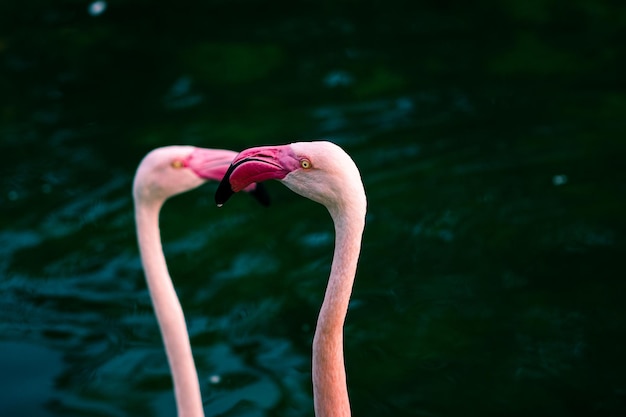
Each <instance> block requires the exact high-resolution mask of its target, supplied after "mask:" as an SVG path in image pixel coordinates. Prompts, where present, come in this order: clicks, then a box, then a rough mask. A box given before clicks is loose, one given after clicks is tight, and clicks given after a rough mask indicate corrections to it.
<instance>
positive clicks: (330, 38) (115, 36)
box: [0, 0, 626, 417]
mask: <svg viewBox="0 0 626 417" xmlns="http://www.w3.org/2000/svg"><path fill="white" fill-rule="evenodd" d="M625 39H626V5H625V4H624V2H622V1H610V0H568V1H565V0H543V1H540V0H524V1H522V0H498V1H495V0H480V1H475V2H465V1H454V0H451V1H428V2H425V1H410V2H409V1H407V2H401V1H394V0H388V1H350V0H344V1H340V0H337V1H319V0H318V1H299V2H282V1H273V2H269V1H255V0H242V1H237V0H232V1H216V0H206V1H201V0H177V1H175V2H174V1H172V2H164V1H147V0H101V1H95V2H94V1H91V2H90V1H88V0H56V1H43V0H24V1H20V2H10V1H3V2H2V3H0V152H1V154H2V156H3V164H2V167H1V168H0V171H1V176H0V208H1V217H0V222H1V224H0V415H1V416H36V417H37V416H48V417H54V416H69V417H74V416H76V417H78V416H103V417H104V416H106V417H109V416H110V417H113V416H115V417H118V416H119V417H122V416H137V415H142V416H158V417H160V416H174V415H175V413H176V412H175V404H174V398H173V393H172V386H171V379H170V374H169V369H168V366H167V362H166V358H165V354H164V351H163V345H162V342H161V338H160V334H159V331H158V327H157V324H156V320H155V318H154V314H153V311H152V306H151V304H150V300H149V296H148V293H147V290H146V285H145V281H144V276H143V272H142V270H141V265H140V262H139V257H138V250H137V244H136V237H135V231H134V220H133V203H132V199H131V183H132V178H133V175H134V171H135V169H136V167H137V165H138V163H139V161H140V160H141V158H142V157H143V156H144V155H145V154H146V153H147V152H148V151H150V150H151V149H153V148H155V147H159V146H164V145H171V144H191V145H198V146H203V147H214V148H228V149H233V150H237V151H239V150H242V149H244V148H247V147H250V146H257V145H264V144H282V143H288V142H292V141H298V140H314V139H319V138H326V139H328V140H332V141H334V142H336V143H338V144H339V145H341V146H342V147H343V148H344V149H345V150H346V151H347V152H348V153H350V154H351V155H352V157H353V158H354V160H355V161H356V162H357V164H358V166H359V167H360V170H361V172H362V176H363V180H364V183H365V187H366V190H367V193H368V200H369V207H368V208H369V211H368V217H367V226H366V231H365V235H364V241H363V251H362V258H361V262H360V266H359V272H358V274H357V279H356V282H355V287H354V292H353V298H352V303H351V305H350V311H349V314H348V318H347V322H346V328H345V355H346V366H347V372H348V381H349V390H350V396H351V402H352V409H353V414H354V415H355V416H385V415H388V416H392V415H393V416H433V417H434V416H458V415H464V416H474V415H475V416H502V415H506V416H528V415H533V416H547V415H550V416H553V417H555V416H607V417H608V416H622V415H626V375H625V372H626V359H625V357H624V342H625V341H626V305H625V302H624V294H626V280H625V279H624V278H625V277H626V274H624V259H625V257H626V241H625V236H626V235H625V231H626V230H625V229H626V224H625V222H624V213H625V209H626V204H625V203H626V198H625V196H626V195H625V192H626V185H625V184H626V183H625V180H626V175H625V172H626V170H625V169H624V156H625V151H626V144H625V140H626V136H625V134H626V91H625V87H626V85H625V82H624V74H626V65H625V64H626V60H625V57H624V55H625V50H624V40H625ZM267 186H268V189H269V192H270V193H271V195H272V206H271V207H269V208H264V207H261V206H260V205H258V204H256V202H254V201H253V200H252V199H251V198H249V197H248V196H245V195H236V196H234V197H233V199H232V201H230V202H229V204H228V205H227V206H225V207H224V208H223V209H220V210H218V209H217V208H216V207H215V206H214V204H213V194H214V191H215V188H216V185H215V184H207V185H205V186H203V187H202V188H200V189H199V190H195V191H193V192H191V193H188V194H185V195H181V196H179V197H176V198H175V199H172V200H171V201H170V202H168V203H167V204H166V206H165V207H164V210H163V212H162V215H161V231H162V235H163V242H164V250H165V253H166V257H167V259H168V264H169V267H170V272H171V274H172V277H173V279H174V282H175V286H176V288H177V291H178V294H179V297H180V298H181V302H182V305H183V308H184V310H185V314H186V318H187V321H188V325H189V330H190V333H191V342H192V345H193V350H194V355H195V359H196V364H197V367H198V373H199V378H200V382H201V387H202V392H203V398H204V402H205V412H206V414H207V416H313V403H312V393H311V391H312V388H311V382H310V372H311V371H310V349H311V340H312V336H313V330H314V326H315V321H316V318H317V313H318V309H319V306H320V303H321V300H322V296H323V291H324V288H325V285H326V279H327V276H328V273H329V265H330V261H331V256H332V249H333V233H334V232H333V227H332V222H331V220H330V217H329V216H328V214H327V212H326V211H325V209H324V208H323V207H322V206H319V205H317V204H315V203H313V202H311V201H308V200H305V199H303V198H301V197H299V196H297V195H295V194H293V193H291V192H290V191H289V190H287V189H286V188H285V187H283V186H282V185H281V184H279V183H277V182H272V183H268V184H267Z"/></svg>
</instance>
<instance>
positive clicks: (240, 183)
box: [215, 145, 299, 206]
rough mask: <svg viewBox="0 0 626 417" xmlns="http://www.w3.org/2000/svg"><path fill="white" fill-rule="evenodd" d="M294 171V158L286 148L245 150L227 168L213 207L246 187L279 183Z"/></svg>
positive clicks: (262, 147)
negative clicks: (276, 181) (270, 182)
mask: <svg viewBox="0 0 626 417" xmlns="http://www.w3.org/2000/svg"><path fill="white" fill-rule="evenodd" d="M297 167H299V163H298V158H297V157H296V155H295V153H294V152H293V151H292V150H291V147H290V146H289V145H280V146H260V147H257V148H250V149H246V150H244V151H242V152H241V153H240V154H239V155H237V156H236V157H235V159H234V160H233V161H232V162H231V164H230V167H228V170H227V171H226V173H225V174H224V178H222V181H221V182H220V185H219V186H218V187H217V191H216V192H215V203H216V204H217V205H218V206H222V205H223V204H224V203H225V202H226V201H228V199H229V198H230V197H231V196H232V195H233V194H234V193H236V192H239V191H241V190H243V189H244V188H246V187H247V186H249V185H250V184H252V183H257V184H259V183H261V182H263V181H267V180H272V179H274V180H281V179H283V178H285V176H287V174H289V173H290V172H291V171H293V170H294V169H296V168H297Z"/></svg>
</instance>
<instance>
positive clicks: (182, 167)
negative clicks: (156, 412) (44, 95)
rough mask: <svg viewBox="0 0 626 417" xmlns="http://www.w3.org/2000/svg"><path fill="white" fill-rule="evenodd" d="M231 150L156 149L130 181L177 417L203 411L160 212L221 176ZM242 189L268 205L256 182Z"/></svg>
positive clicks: (190, 416) (191, 416)
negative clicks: (176, 198)
mask: <svg viewBox="0 0 626 417" xmlns="http://www.w3.org/2000/svg"><path fill="white" fill-rule="evenodd" d="M235 155H237V153H236V152H233V151H228V150H222V149H202V148H195V147H193V146H167V147H163V148H158V149H155V150H153V151H151V152H150V153H148V154H147V155H146V156H145V157H144V159H143V160H142V161H141V163H140V164H139V167H138V168H137V173H136V174H135V180H134V183H133V198H134V201H135V220H136V223H137V237H138V240H139V250H140V252H141V263H142V265H143V268H144V271H145V274H146V281H147V283H148V289H149V291H150V297H151V298H152V304H153V305H154V311H155V313H156V317H157V321H158V323H159V327H160V329H161V335H162V337H163V343H164V344H165V351H166V353H167V359H168V362H169V365H170V369H171V371H172V379H173V383H174V393H175V397H176V406H177V409H178V416H179V417H201V416H204V410H203V408H202V398H201V395H200V386H199V383H198V375H197V373H196V367H195V364H194V361H193V356H192V353H191V345H190V343H189V335H188V333H187V326H186V324H185V317H184V315H183V310H182V308H181V306H180V302H179V301H178V297H177V296H176V291H175V290H174V286H173V284H172V279H171V278H170V275H169V272H168V270H167V264H166V262H165V256H164V255H163V248H162V246H161V235H160V231H159V212H160V211H161V207H162V206H163V203H165V200H167V199H168V198H169V197H171V196H174V195H176V194H180V193H182V192H185V191H189V190H191V189H193V188H196V187H198V186H200V185H202V184H203V183H204V182H206V181H207V180H215V181H218V180H220V179H221V178H222V177H223V175H224V173H225V172H226V169H227V168H228V166H229V164H230V162H231V161H232V160H233V158H234V157H235ZM246 190H247V191H250V192H251V193H252V194H254V195H255V196H257V198H259V200H260V201H261V202H262V203H263V204H267V202H268V200H267V196H266V195H265V194H264V191H263V190H262V189H260V188H259V187H257V186H256V185H251V186H250V187H248V188H246Z"/></svg>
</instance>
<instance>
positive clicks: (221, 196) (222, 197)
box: [215, 178, 235, 207]
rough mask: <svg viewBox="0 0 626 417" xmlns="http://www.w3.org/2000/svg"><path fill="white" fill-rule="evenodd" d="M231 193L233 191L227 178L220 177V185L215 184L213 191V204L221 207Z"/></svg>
mask: <svg viewBox="0 0 626 417" xmlns="http://www.w3.org/2000/svg"><path fill="white" fill-rule="evenodd" d="M233 194H235V192H234V191H233V190H232V188H230V182H229V181H228V178H224V179H222V182H220V185H218V186H217V191H215V204H217V206H218V207H221V206H222V205H224V203H226V202H227V201H228V199H229V198H230V197H231V196H232V195H233Z"/></svg>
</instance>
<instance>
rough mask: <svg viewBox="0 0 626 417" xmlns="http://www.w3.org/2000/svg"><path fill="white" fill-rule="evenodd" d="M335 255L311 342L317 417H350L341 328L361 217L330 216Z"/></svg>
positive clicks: (356, 214) (359, 215)
mask: <svg viewBox="0 0 626 417" xmlns="http://www.w3.org/2000/svg"><path fill="white" fill-rule="evenodd" d="M331 215H332V217H333V221H334V223H335V252H334V255H333V263H332V266H331V271H330V278H329V280H328V286H327V287H326V294H325V295H324V302H323V303H322V307H321V310H320V314H319V317H318V319H317V327H316V329H315V336H314V338H313V397H314V404H315V415H316V416H317V417H331V416H332V417H349V416H350V401H349V398H348V386H347V383H346V371H345V366H344V360H343V324H344V321H345V318H346V314H347V311H348V303H349V302H350V294H351V293H352V285H353V283H354V277H355V274H356V268H357V263H358V259H359V253H360V250H361V236H362V234H363V228H364V223H365V215H364V213H360V210H357V212H356V213H347V212H343V213H333V212H332V211H331Z"/></svg>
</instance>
